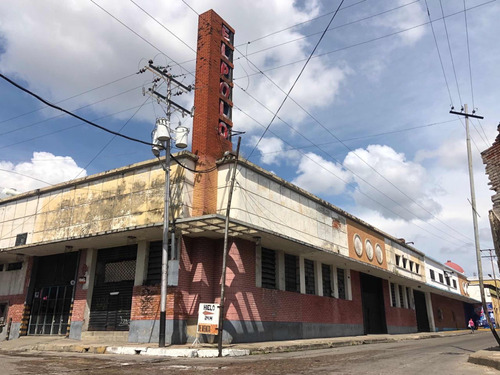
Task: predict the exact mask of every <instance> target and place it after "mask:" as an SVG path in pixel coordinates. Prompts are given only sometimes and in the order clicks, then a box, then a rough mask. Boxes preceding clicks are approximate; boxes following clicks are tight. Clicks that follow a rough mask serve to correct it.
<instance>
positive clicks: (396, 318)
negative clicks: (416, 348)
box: [382, 280, 417, 327]
mask: <svg viewBox="0 0 500 375" xmlns="http://www.w3.org/2000/svg"><path fill="white" fill-rule="evenodd" d="M382 286H383V289H384V303H385V316H386V321H387V326H395V327H416V326H417V315H416V313H415V310H413V309H406V308H402V307H392V306H391V295H390V292H389V282H388V281H387V280H382Z"/></svg>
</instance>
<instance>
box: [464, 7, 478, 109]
mask: <svg viewBox="0 0 500 375" xmlns="http://www.w3.org/2000/svg"><path fill="white" fill-rule="evenodd" d="M464 17H465V35H466V40H467V57H468V58H469V78H470V92H471V96H472V110H473V111H475V109H476V105H475V104H474V87H473V86H472V67H471V63H470V46H469V27H468V26H467V8H466V6H465V0H464Z"/></svg>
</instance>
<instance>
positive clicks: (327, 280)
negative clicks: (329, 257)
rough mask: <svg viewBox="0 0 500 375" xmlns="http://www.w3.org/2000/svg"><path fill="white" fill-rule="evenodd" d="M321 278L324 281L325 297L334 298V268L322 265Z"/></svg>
mask: <svg viewBox="0 0 500 375" xmlns="http://www.w3.org/2000/svg"><path fill="white" fill-rule="evenodd" d="M321 277H322V279H323V296H325V297H333V293H332V292H333V289H332V267H331V266H330V265H328V264H322V265H321Z"/></svg>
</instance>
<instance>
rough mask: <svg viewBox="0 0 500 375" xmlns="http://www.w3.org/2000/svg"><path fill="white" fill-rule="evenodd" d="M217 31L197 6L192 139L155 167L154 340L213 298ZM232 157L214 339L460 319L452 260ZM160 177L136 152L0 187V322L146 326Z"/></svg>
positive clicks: (221, 156) (80, 332)
mask: <svg viewBox="0 0 500 375" xmlns="http://www.w3.org/2000/svg"><path fill="white" fill-rule="evenodd" d="M233 33H234V31H233V30H232V29H231V28H230V27H229V25H227V24H226V23H225V22H224V21H223V20H222V19H220V17H218V16H217V15H216V14H215V13H214V12H212V11H209V12H207V13H204V14H202V15H201V16H200V38H199V54H198V59H199V61H198V63H197V84H196V86H197V87H199V89H198V90H196V96H195V103H196V108H197V115H196V116H198V117H196V116H195V119H194V125H193V143H192V149H193V152H192V153H191V152H182V153H179V154H177V155H175V160H176V161H177V162H178V163H179V164H177V163H173V164H172V165H171V167H170V168H171V191H172V194H171V205H172V209H171V213H172V217H171V218H170V219H171V220H170V222H171V230H172V232H173V233H175V236H174V237H175V238H172V241H171V245H172V246H171V249H170V254H169V259H170V260H169V272H168V274H169V280H168V284H169V287H168V298H167V342H168V343H185V342H191V341H193V340H194V339H195V338H196V336H197V333H196V327H197V313H198V306H199V304H200V303H218V302H219V296H220V283H221V273H222V269H221V268H222V254H223V236H224V221H225V214H226V207H227V200H228V192H229V187H230V179H231V177H230V176H231V172H232V168H233V166H234V163H233V161H232V156H231V153H229V154H228V153H227V152H226V151H231V149H232V143H231V137H230V134H231V129H232V123H231V122H230V118H229V117H230V108H229V109H228V108H227V106H229V107H230V106H232V102H231V100H230V99H231V95H230V91H229V92H228V91H227V90H230V89H228V88H227V87H229V88H232V83H231V82H230V78H231V77H232V75H231V74H230V73H227V71H226V68H223V64H225V66H227V68H228V69H232V63H231V61H230V60H231V58H232V55H231V53H230V50H231V48H232V34H233ZM206 38H208V42H207V40H206ZM221 43H222V46H223V47H222V48H221ZM214 46H215V47H216V48H215V47H214ZM208 47H210V48H211V49H210V48H209V49H210V51H208V52H207V51H205V52H203V50H204V48H208ZM212 47H214V48H212ZM228 49H229V50H228ZM228 51H229V52H228ZM221 53H222V55H221ZM200 60H201V62H200ZM204 64H205V65H204ZM214 64H215V66H216V67H217V69H216V72H217V74H216V75H215V76H214V75H213V74H212V75H211V74H208V73H207V72H205V71H204V70H203V69H205V68H206V69H213V66H214ZM219 67H220V69H219ZM203 77H205V78H203ZM214 77H215V78H214ZM198 79H199V80H200V81H198ZM203 79H205V80H208V81H203ZM222 82H223V83H224V85H222V84H221V83H222ZM214 90H215V91H214ZM217 90H221V92H219V94H220V95H219V97H217V95H214V94H213V92H215V93H217V92H218V91H217ZM207 91H208V92H212V94H210V95H207ZM213 97H215V99H214V98H213ZM221 101H222V102H221ZM221 103H222V104H221ZM214 112H215V114H214ZM222 120H224V121H222ZM220 122H224V125H221V124H220ZM236 172H237V173H236V185H235V189H234V192H233V198H232V206H231V207H232V208H231V220H230V225H229V255H228V261H227V279H226V286H227V287H226V298H227V299H226V301H225V306H226V314H225V318H226V321H225V325H224V340H225V341H226V342H249V341H266V340H284V339H300V338H314V337H333V336H344V335H362V334H377V333H408V332H417V331H435V330H447V329H457V328H465V327H466V322H467V320H468V318H469V312H470V311H472V310H473V304H474V303H476V302H477V301H476V300H475V299H473V298H471V297H469V296H468V294H467V293H466V290H465V289H464V288H462V286H461V285H462V284H461V281H460V280H462V279H463V278H465V276H464V275H463V274H460V275H459V274H458V273H456V270H454V269H452V268H450V267H449V266H445V265H442V264H440V263H439V262H436V261H433V260H431V259H429V258H427V257H426V256H425V255H424V253H422V252H420V251H418V250H417V249H415V248H413V247H411V246H409V245H408V244H407V243H406V242H405V241H404V240H401V239H397V238H394V237H392V236H390V235H389V234H387V233H384V232H382V231H380V230H379V229H377V228H375V227H373V226H371V225H369V224H368V223H365V222H363V221H361V220H360V219H358V218H356V217H354V216H352V215H350V214H349V213H347V212H345V211H343V210H342V209H340V208H338V207H336V206H334V205H332V204H330V203H328V202H325V201H324V200H322V199H320V198H318V197H316V196H314V195H312V194H310V193H308V192H307V191H305V190H303V189H300V188H298V187H297V186H295V185H293V184H292V183H290V182H288V181H285V180H283V179H281V178H279V177H277V176H276V175H274V174H272V173H270V172H269V171H266V170H264V169H262V168H260V167H258V166H257V165H255V164H253V163H251V162H249V161H246V160H240V161H239V164H238V169H237V171H236ZM164 181H165V175H164V172H163V170H162V168H161V165H160V162H159V161H158V160H149V161H145V162H142V163H137V164H134V165H130V166H127V167H123V168H119V169H116V170H112V171H108V172H104V173H100V174H97V175H93V176H88V177H85V178H81V179H78V180H74V181H70V182H67V183H62V184H59V185H56V186H52V187H47V188H43V189H39V190H36V191H31V192H27V193H24V194H21V195H18V196H15V197H10V198H6V199H4V200H1V201H0V319H2V318H3V319H2V320H0V322H1V321H3V322H4V323H5V324H6V325H5V326H4V329H3V330H2V333H0V334H1V335H3V337H5V335H6V334H7V331H8V332H9V337H10V338H17V337H19V336H20V335H36V334H46V335H60V334H66V335H68V336H69V337H71V338H75V339H79V338H81V337H85V336H86V335H89V334H91V333H93V332H95V331H98V332H101V331H110V332H112V333H113V334H116V333H117V332H122V333H123V335H124V336H125V337H127V339H128V340H129V341H131V342H156V341H158V327H159V304H160V285H159V284H160V277H161V274H160V264H161V261H160V259H161V239H162V225H163V211H164V206H163V196H164ZM431 271H433V272H434V278H432V274H431ZM440 274H442V275H443V281H440V278H439V276H437V279H436V275H440ZM1 314H3V316H2V315H1ZM0 338H1V336H0ZM201 339H202V340H203V339H206V338H204V337H201Z"/></svg>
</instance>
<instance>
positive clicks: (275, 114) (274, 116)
mask: <svg viewBox="0 0 500 375" xmlns="http://www.w3.org/2000/svg"><path fill="white" fill-rule="evenodd" d="M341 5H342V3H341V4H340V5H339V7H340V6H341ZM337 11H338V8H337ZM335 14H336V13H335ZM334 17H335V15H334ZM334 17H332V20H331V21H330V23H329V24H328V26H327V28H326V29H325V31H324V32H323V35H322V37H323V36H324V34H325V33H326V31H327V30H328V28H329V26H330V24H331V22H332V21H333V18H334ZM320 41H321V39H320V40H319V42H320ZM319 42H318V43H317V44H316V46H315V48H314V50H313V51H312V53H311V54H310V55H309V58H308V59H307V61H306V65H307V63H308V62H309V60H310V58H311V57H312V55H313V54H314V51H315V49H316V48H317V46H318V44H319ZM240 53H241V52H240ZM246 59H247V61H249V62H250V63H251V64H252V65H253V66H254V67H255V68H256V69H257V70H258V71H259V72H260V73H261V74H263V73H262V71H261V70H260V69H259V68H258V67H257V66H256V65H255V64H253V63H252V62H251V61H250V60H249V59H248V57H247V58H246ZM304 68H305V66H304V67H303V68H302V70H301V72H300V74H302V72H303V70H304ZM300 74H299V77H300ZM264 76H265V77H266V78H267V79H269V80H270V81H271V82H272V83H273V84H274V85H275V86H276V87H278V88H279V89H280V90H281V91H282V92H284V91H283V90H282V89H281V88H280V87H279V85H277V84H276V83H275V82H274V81H273V80H272V79H271V78H269V77H268V76H267V75H265V74H264ZM299 77H298V78H299ZM298 78H297V80H298ZM297 80H296V81H295V83H296V82H297ZM295 83H294V85H295ZM236 85H237V84H236ZM237 86H238V85H237ZM238 87H240V86H238ZM240 88H241V87H240ZM292 89H293V86H292V88H291V89H290V90H289V91H288V93H287V95H286V97H285V99H284V100H283V102H282V104H281V106H280V107H279V108H278V110H277V111H276V112H275V113H274V115H273V118H272V120H271V122H270V123H269V125H268V126H267V127H266V129H265V130H264V133H263V134H262V136H261V137H260V139H259V141H258V142H257V144H256V145H255V146H254V147H253V149H252V151H251V152H250V154H249V156H248V157H249V158H250V156H251V155H252V153H253V152H254V150H255V149H256V147H257V146H258V144H259V143H260V142H261V140H262V139H263V136H264V135H265V133H266V132H267V130H268V129H269V127H270V126H271V124H272V122H273V121H274V119H275V118H276V117H277V113H278V112H279V110H280V109H281V107H282V106H283V104H284V101H286V99H287V98H288V96H289V94H290V92H291V90H292ZM242 90H243V89H242ZM243 91H244V92H245V93H246V94H247V95H250V94H249V93H248V92H247V91H246V90H243ZM250 96H251V97H252V98H253V99H254V100H256V101H257V102H258V103H259V104H260V105H261V106H263V107H264V108H266V109H267V107H266V106H265V105H263V103H261V102H260V101H258V100H257V99H256V98H255V97H253V96H252V95H250ZM291 100H292V101H294V103H295V104H296V105H298V106H299V107H300V108H301V109H302V110H304V111H305V112H306V113H307V114H308V115H309V116H310V117H311V118H312V119H313V120H315V121H316V122H317V123H318V124H319V125H321V126H322V127H323V128H324V129H325V130H327V131H328V132H329V133H330V134H331V135H332V136H333V137H334V138H336V139H337V140H338V141H339V142H341V143H342V141H341V140H340V139H339V138H338V137H336V136H335V135H334V134H332V133H331V132H330V130H329V129H328V128H326V127H325V126H324V125H323V124H321V123H320V122H319V121H318V120H317V119H316V118H315V117H314V116H312V114H310V113H309V112H308V111H307V110H305V109H304V108H303V107H302V106H300V105H299V104H298V103H297V102H296V101H295V100H293V98H291ZM282 121H283V120H282ZM283 122H284V121H283ZM284 123H286V122H284ZM291 129H293V130H294V131H296V130H295V129H294V128H293V127H291ZM296 132H297V133H299V134H300V132H298V131H296ZM301 135H302V134H301ZM302 136H303V135H302ZM303 137H304V136H303ZM304 138H305V139H307V138H306V137H304ZM280 139H281V138H280ZM307 140H308V139H307ZM308 141H309V142H311V143H312V144H314V143H313V142H312V141H310V140H308ZM343 145H344V146H345V147H346V148H347V149H349V150H350V151H352V152H353V153H354V154H355V155H356V156H357V157H358V158H359V159H360V160H361V161H362V162H364V163H365V164H366V165H367V166H368V167H370V168H371V169H372V170H374V171H375V172H376V173H377V174H379V175H380V176H381V177H382V178H383V179H384V180H385V181H387V182H388V183H390V184H391V185H392V186H393V187H395V188H396V189H397V190H398V191H399V192H400V193H402V194H403V195H404V196H406V197H407V198H409V199H410V200H411V201H413V202H414V203H415V204H416V205H417V206H419V207H420V208H422V209H423V210H424V211H426V212H427V213H429V214H430V215H431V216H432V217H434V218H435V219H437V220H438V221H440V222H441V223H442V224H444V225H445V226H447V227H449V228H450V229H451V230H453V231H455V232H456V233H458V234H460V235H463V234H462V233H460V232H458V231H456V230H455V229H454V228H452V227H450V226H449V225H448V224H446V223H444V222H442V221H441V220H440V219H438V218H437V217H436V216H435V215H434V214H432V213H431V212H430V211H428V210H427V209H426V208H425V207H422V206H421V205H420V204H419V203H418V202H416V201H415V200H414V199H412V198H411V197H409V196H408V195H407V194H406V193H404V192H403V191H402V190H401V189H399V188H398V187H397V186H396V185H394V184H393V183H392V182H391V181H389V180H388V179H387V178H386V177H385V176H383V175H381V174H380V173H379V172H378V171H377V170H376V169H375V168H373V167H372V166H371V165H370V164H368V163H367V162H366V161H365V160H364V159H363V158H361V157H360V156H359V155H357V154H356V153H355V152H354V151H353V150H351V149H350V148H349V147H348V146H347V145H345V144H343ZM316 147H318V146H316ZM318 149H320V150H321V148H320V147H318ZM321 151H323V152H325V151H324V150H321ZM329 156H330V157H332V156H331V155H329ZM333 159H335V158H333ZM337 162H338V161H337ZM353 173H354V172H353ZM354 174H355V173H354ZM355 175H356V174H355ZM337 177H338V176H337ZM358 178H360V179H361V180H362V181H364V182H365V183H367V184H368V185H369V186H371V187H372V188H374V189H375V190H377V191H379V192H380V193H382V192H381V191H380V190H378V189H377V188H375V187H374V186H373V185H371V184H370V183H369V182H368V181H366V180H364V179H363V178H361V177H360V176H358ZM382 194H383V195H385V196H386V197H388V198H389V199H390V200H392V201H393V202H394V203H396V204H398V205H400V204H399V203H397V202H396V201H394V200H393V199H392V198H391V197H389V196H387V195H386V194H384V193H382ZM401 207H403V206H401ZM409 212H410V211H409ZM410 213H411V212H410ZM412 214H413V213H412ZM413 215H414V214H413ZM415 216H416V215H415Z"/></svg>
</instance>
